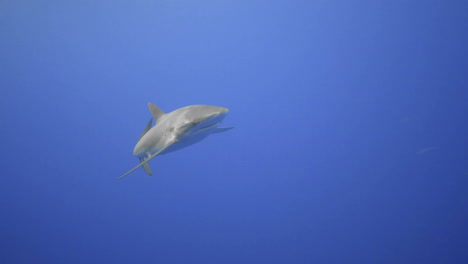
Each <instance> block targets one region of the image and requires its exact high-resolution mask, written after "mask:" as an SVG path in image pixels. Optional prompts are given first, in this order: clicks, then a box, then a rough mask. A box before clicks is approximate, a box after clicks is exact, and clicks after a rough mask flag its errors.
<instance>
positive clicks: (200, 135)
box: [118, 103, 232, 179]
mask: <svg viewBox="0 0 468 264" xmlns="http://www.w3.org/2000/svg"><path fill="white" fill-rule="evenodd" d="M148 107H149V110H150V112H151V114H152V115H153V118H154V119H155V120H156V125H155V126H153V127H151V125H152V121H153V118H152V119H150V121H149V122H148V124H147V125H146V128H145V130H144V131H143V133H142V134H141V136H140V140H138V142H137V144H136V146H135V148H134V150H133V155H135V156H137V157H138V158H139V160H140V164H138V165H137V166H136V167H134V168H133V169H131V170H130V171H128V172H127V173H125V174H124V175H122V176H120V177H119V178H118V179H121V178H123V177H125V176H127V175H128V174H130V173H132V172H133V171H135V170H136V169H138V168H140V167H142V166H143V168H144V169H145V171H146V173H147V174H148V175H152V172H151V169H150V167H149V165H148V161H150V160H151V159H153V158H154V157H156V156H158V155H160V154H166V153H169V152H173V151H176V150H179V149H182V148H185V147H188V146H190V145H192V144H195V143H197V142H200V141H202V140H203V139H204V138H206V137H207V136H209V135H211V134H214V133H220V132H224V131H227V130H229V129H231V128H232V127H219V125H220V123H221V121H222V120H223V119H224V117H225V116H226V115H227V113H228V112H229V110H228V109H227V108H224V107H218V106H211V105H190V106H186V107H182V108H179V109H177V110H174V111H172V112H170V113H167V114H166V113H164V112H163V111H161V109H159V107H157V106H156V105H154V104H152V103H148Z"/></svg>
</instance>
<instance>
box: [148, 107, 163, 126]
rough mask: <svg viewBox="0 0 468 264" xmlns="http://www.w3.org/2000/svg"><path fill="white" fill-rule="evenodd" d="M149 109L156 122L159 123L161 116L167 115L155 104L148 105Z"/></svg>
mask: <svg viewBox="0 0 468 264" xmlns="http://www.w3.org/2000/svg"><path fill="white" fill-rule="evenodd" d="M148 108H149V110H150V112H151V114H152V115H153V117H154V119H155V120H156V122H158V121H159V118H161V116H163V115H164V114H165V113H164V112H163V111H162V110H161V109H159V107H157V106H156V105H155V104H153V103H148Z"/></svg>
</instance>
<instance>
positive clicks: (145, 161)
mask: <svg viewBox="0 0 468 264" xmlns="http://www.w3.org/2000/svg"><path fill="white" fill-rule="evenodd" d="M176 142H177V140H174V141H172V142H170V143H168V144H167V145H166V146H164V147H163V148H162V149H160V150H159V151H158V152H156V153H154V154H153V155H151V156H149V157H148V158H147V159H145V160H144V161H142V162H141V163H140V164H138V165H137V166H136V167H135V168H133V169H131V170H129V171H128V172H126V173H125V174H124V175H122V176H120V177H118V178H117V180H120V179H122V178H123V177H125V176H127V175H129V174H130V173H132V172H134V171H135V170H136V169H138V168H140V167H141V166H145V164H147V163H148V161H150V160H152V159H153V158H154V157H156V156H157V155H159V154H161V152H163V151H164V150H165V149H167V148H168V147H170V146H171V145H172V144H174V143H176ZM145 171H146V169H145Z"/></svg>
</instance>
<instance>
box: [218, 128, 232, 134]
mask: <svg viewBox="0 0 468 264" xmlns="http://www.w3.org/2000/svg"><path fill="white" fill-rule="evenodd" d="M233 128H234V127H217V128H216V129H215V130H214V131H213V133H221V132H224V131H228V130H231V129H233Z"/></svg>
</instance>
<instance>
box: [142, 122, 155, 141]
mask: <svg viewBox="0 0 468 264" xmlns="http://www.w3.org/2000/svg"><path fill="white" fill-rule="evenodd" d="M152 124H153V118H150V120H149V121H148V124H146V127H145V130H143V133H141V136H140V139H141V138H142V137H143V136H144V135H145V134H146V132H148V131H149V130H150V129H151V125H152Z"/></svg>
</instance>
